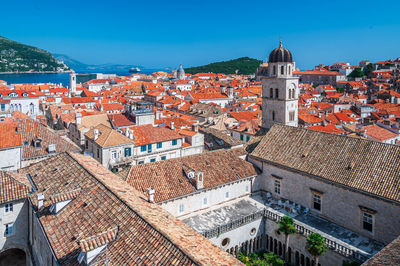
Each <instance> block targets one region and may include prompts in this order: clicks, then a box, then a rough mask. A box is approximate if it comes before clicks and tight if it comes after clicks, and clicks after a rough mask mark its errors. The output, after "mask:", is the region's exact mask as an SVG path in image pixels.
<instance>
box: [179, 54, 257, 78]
mask: <svg viewBox="0 0 400 266" xmlns="http://www.w3.org/2000/svg"><path fill="white" fill-rule="evenodd" d="M260 64H262V61H261V60H258V59H254V58H249V57H241V58H237V59H233V60H229V61H222V62H216V63H211V64H208V65H204V66H198V67H189V68H185V72H186V73H189V74H196V73H208V72H213V73H224V74H235V73H236V72H237V73H238V74H244V75H249V74H254V73H255V72H256V69H257V68H258V67H259V66H260Z"/></svg>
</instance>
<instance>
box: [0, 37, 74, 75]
mask: <svg viewBox="0 0 400 266" xmlns="http://www.w3.org/2000/svg"><path fill="white" fill-rule="evenodd" d="M66 70H69V67H68V66H67V65H65V64H64V63H62V62H60V61H58V60H57V59H56V58H54V56H53V55H52V54H51V53H49V52H47V51H45V50H42V49H39V48H36V47H33V46H29V45H25V44H22V43H19V42H15V41H12V40H9V39H7V38H4V37H1V36H0V72H46V71H58V72H63V71H66Z"/></svg>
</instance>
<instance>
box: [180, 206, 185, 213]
mask: <svg viewBox="0 0 400 266" xmlns="http://www.w3.org/2000/svg"><path fill="white" fill-rule="evenodd" d="M184 211H185V205H183V204H179V213H182V212H184Z"/></svg>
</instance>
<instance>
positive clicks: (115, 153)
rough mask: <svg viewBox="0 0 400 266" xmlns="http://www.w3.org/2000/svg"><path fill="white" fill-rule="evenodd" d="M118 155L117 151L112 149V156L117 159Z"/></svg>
mask: <svg viewBox="0 0 400 266" xmlns="http://www.w3.org/2000/svg"><path fill="white" fill-rule="evenodd" d="M117 157H118V154H117V151H111V158H112V159H117Z"/></svg>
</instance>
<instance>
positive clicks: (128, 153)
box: [125, 148, 132, 157]
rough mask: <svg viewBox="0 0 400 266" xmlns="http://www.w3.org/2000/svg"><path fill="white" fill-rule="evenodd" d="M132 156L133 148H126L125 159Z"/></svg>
mask: <svg viewBox="0 0 400 266" xmlns="http://www.w3.org/2000/svg"><path fill="white" fill-rule="evenodd" d="M131 155H132V151H131V148H125V157H128V156H131Z"/></svg>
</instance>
